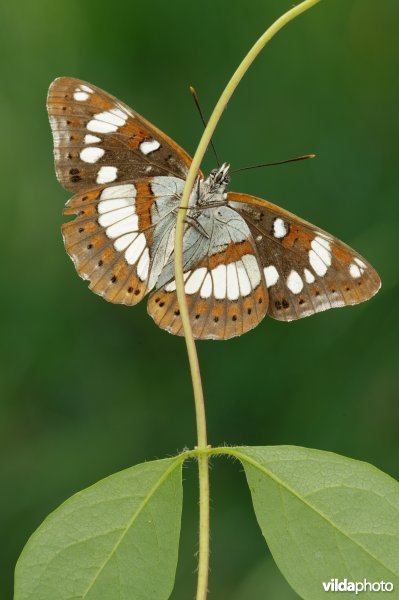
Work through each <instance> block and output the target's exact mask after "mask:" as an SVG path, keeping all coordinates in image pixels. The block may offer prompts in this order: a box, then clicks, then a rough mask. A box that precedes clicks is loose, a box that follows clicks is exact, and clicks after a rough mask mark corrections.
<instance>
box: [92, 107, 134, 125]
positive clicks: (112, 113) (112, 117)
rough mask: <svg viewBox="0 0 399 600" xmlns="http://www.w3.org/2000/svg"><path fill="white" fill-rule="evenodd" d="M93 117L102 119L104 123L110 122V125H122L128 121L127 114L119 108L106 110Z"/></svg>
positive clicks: (98, 119) (97, 119)
mask: <svg viewBox="0 0 399 600" xmlns="http://www.w3.org/2000/svg"><path fill="white" fill-rule="evenodd" d="M93 118H94V119H95V120H96V121H102V122H104V123H109V124H110V125H116V126H117V127H122V126H123V125H124V124H125V123H126V121H127V115H126V114H125V113H123V112H122V111H121V110H119V109H118V108H114V109H112V110H105V111H104V112H102V113H98V114H97V115H94V117H93Z"/></svg>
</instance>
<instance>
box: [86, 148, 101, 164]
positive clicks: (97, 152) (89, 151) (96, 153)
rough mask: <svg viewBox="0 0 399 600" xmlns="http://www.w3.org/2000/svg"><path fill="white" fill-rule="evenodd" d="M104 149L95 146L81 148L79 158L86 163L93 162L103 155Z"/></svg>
mask: <svg viewBox="0 0 399 600" xmlns="http://www.w3.org/2000/svg"><path fill="white" fill-rule="evenodd" d="M104 154H105V150H104V149H103V148H96V147H95V146H90V148H83V150H82V151H81V153H80V158H81V160H83V161H84V162H86V163H92V164H93V163H95V162H97V161H98V160H99V159H100V158H101V157H102V156H104Z"/></svg>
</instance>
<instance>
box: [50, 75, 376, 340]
mask: <svg viewBox="0 0 399 600" xmlns="http://www.w3.org/2000/svg"><path fill="white" fill-rule="evenodd" d="M48 111H49V116H50V123H51V126H52V130H53V136H54V147H55V150H54V153H55V164H56V172H57V177H58V179H59V181H60V182H61V183H62V185H63V186H64V187H65V188H66V189H68V190H70V191H73V192H74V193H75V195H74V196H73V197H72V198H71V199H70V200H69V201H68V202H67V205H66V209H65V214H68V215H69V214H75V215H76V218H75V220H73V221H70V222H68V223H66V224H65V225H64V226H63V236H64V242H65V246H66V249H67V252H68V253H69V255H70V256H71V258H72V259H73V261H74V264H75V266H76V269H77V271H78V272H79V274H80V275H81V276H82V277H83V278H84V279H88V280H90V288H91V289H92V290H93V291H94V292H95V293H97V294H99V295H101V296H103V297H104V298H105V299H106V300H108V301H110V302H115V303H120V304H125V305H134V304H136V303H137V302H139V301H140V300H142V298H143V297H144V296H145V295H146V294H148V293H149V292H152V293H151V295H150V298H149V302H148V311H149V313H150V314H151V316H152V317H153V318H154V320H155V322H156V323H157V324H158V325H159V326H160V327H162V328H164V329H166V330H168V331H170V332H171V333H174V334H179V335H181V334H182V325H181V319H180V312H179V307H178V303H177V296H176V286H175V281H174V254H173V248H174V237H175V223H176V215H177V211H178V210H179V203H180V199H181V195H182V192H183V188H184V184H185V178H186V175H187V172H188V168H189V166H190V163H191V159H190V157H189V156H188V155H187V154H186V153H185V152H184V150H182V149H181V148H180V147H179V146H178V145H177V144H176V143H175V142H174V141H173V140H171V139H170V138H169V137H168V136H166V135H165V134H163V133H162V132H161V131H160V130H158V129H157V128H155V127H154V126H153V125H151V124H150V123H149V122H148V121H146V120H145V119H144V118H143V117H141V116H140V115H138V113H136V112H135V111H133V110H132V109H130V108H129V107H128V106H126V105H125V104H123V103H121V102H119V101H118V100H116V99H115V98H114V97H113V96H110V95H109V94H107V93H106V92H103V91H102V90H100V89H99V88H96V87H94V86H92V85H91V84H88V83H85V82H82V81H80V80H77V79H72V78H67V77H64V78H59V79H56V80H55V81H54V82H53V83H52V85H51V86H50V90H49V98H48ZM228 170H229V166H228V165H227V164H223V165H222V166H221V167H220V168H219V169H215V170H214V171H212V172H211V174H210V175H209V176H208V177H207V178H204V177H203V175H202V173H198V178H197V181H196V183H195V185H194V187H193V190H192V192H191V196H190V199H189V206H188V208H187V209H186V218H185V223H186V224H185V231H184V237H183V271H184V278H185V293H186V298H187V303H188V307H189V312H190V317H191V322H192V328H193V332H194V335H195V337H196V338H200V339H209V338H210V339H228V338H230V337H233V336H236V335H241V334H242V333H245V332H246V331H248V330H249V329H251V328H253V327H255V326H256V325H257V324H258V323H259V321H260V320H261V319H262V318H263V317H264V316H265V315H266V314H269V315H270V316H272V317H274V318H276V319H279V320H287V321H289V320H292V319H298V318H301V317H304V316H308V315H311V314H314V313H316V312H320V311H323V310H326V309H328V308H332V307H336V306H344V305H348V304H357V303H359V302H362V301H364V300H366V299H368V298H370V297H371V296H372V295H373V294H375V293H376V291H378V289H379V287H380V280H379V277H378V275H377V273H376V272H375V270H374V269H373V268H372V267H371V265H369V263H367V262H366V261H365V259H363V258H362V257H361V256H360V255H359V254H357V253H356V252H355V251H354V250H352V249H351V248H349V247H348V246H346V245H345V244H343V243H342V242H340V241H339V240H337V239H336V238H334V237H333V236H331V235H330V234H328V233H326V232H324V231H323V230H321V229H319V228H317V227H315V226H313V225H311V224H310V223H307V222H306V221H303V220H302V219H299V218H298V217H296V216H295V215H292V214H291V213H289V212H287V211H285V210H284V209H282V208H280V207H278V206H276V205H273V204H271V203H269V202H266V201H264V200H261V199H257V198H254V197H253V196H249V195H246V194H236V193H232V192H228V191H227V186H228V184H229V181H230V177H229V173H228Z"/></svg>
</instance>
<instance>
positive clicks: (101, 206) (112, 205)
mask: <svg viewBox="0 0 399 600" xmlns="http://www.w3.org/2000/svg"><path fill="white" fill-rule="evenodd" d="M126 206H132V207H133V213H134V212H135V208H134V201H132V200H130V199H129V198H115V200H102V201H101V202H99V203H98V206H97V210H98V212H99V213H100V215H102V214H103V213H106V212H109V211H110V210H118V208H125V207H126ZM133 213H132V214H133Z"/></svg>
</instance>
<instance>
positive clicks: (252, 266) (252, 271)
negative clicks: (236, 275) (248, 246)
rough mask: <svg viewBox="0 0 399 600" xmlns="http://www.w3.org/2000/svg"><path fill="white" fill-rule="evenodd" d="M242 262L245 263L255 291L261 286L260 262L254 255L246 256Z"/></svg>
mask: <svg viewBox="0 0 399 600" xmlns="http://www.w3.org/2000/svg"><path fill="white" fill-rule="evenodd" d="M241 260H242V262H243V263H244V266H245V268H246V271H247V275H248V277H249V281H250V282H251V285H252V289H253V290H254V289H255V288H257V287H258V285H259V284H260V270H259V266H258V261H257V260H256V257H255V256H254V255H253V254H245V255H244V256H243V257H242V258H241Z"/></svg>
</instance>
